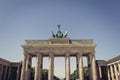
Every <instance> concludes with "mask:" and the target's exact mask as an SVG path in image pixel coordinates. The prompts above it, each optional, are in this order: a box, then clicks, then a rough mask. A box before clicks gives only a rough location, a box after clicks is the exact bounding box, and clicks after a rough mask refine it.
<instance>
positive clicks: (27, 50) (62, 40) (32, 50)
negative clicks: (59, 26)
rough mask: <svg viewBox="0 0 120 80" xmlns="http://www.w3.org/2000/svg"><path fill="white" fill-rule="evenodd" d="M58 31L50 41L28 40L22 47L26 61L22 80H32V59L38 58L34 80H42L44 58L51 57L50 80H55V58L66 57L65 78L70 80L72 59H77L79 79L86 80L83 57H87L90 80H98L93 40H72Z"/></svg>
mask: <svg viewBox="0 0 120 80" xmlns="http://www.w3.org/2000/svg"><path fill="white" fill-rule="evenodd" d="M61 34H62V33H61V31H60V30H58V32H57V34H56V35H54V33H53V38H49V39H48V40H26V44H24V45H22V47H23V49H24V60H23V64H22V71H21V80H30V70H31V62H32V57H36V66H35V76H34V80H42V66H43V57H46V56H47V57H49V65H48V80H54V79H53V76H54V58H55V57H65V78H66V80H70V57H71V56H74V57H76V66H77V73H78V79H79V80H84V76H83V56H84V57H87V61H88V71H89V80H97V75H96V63H95V61H96V60H95V47H96V45H95V44H94V43H93V40H71V39H69V38H66V36H67V34H66V35H63V34H62V35H61Z"/></svg>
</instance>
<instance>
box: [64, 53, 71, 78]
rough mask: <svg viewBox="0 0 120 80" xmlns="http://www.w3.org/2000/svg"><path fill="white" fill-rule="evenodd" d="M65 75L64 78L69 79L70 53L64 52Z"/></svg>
mask: <svg viewBox="0 0 120 80" xmlns="http://www.w3.org/2000/svg"><path fill="white" fill-rule="evenodd" d="M65 75H66V80H70V53H66V54H65Z"/></svg>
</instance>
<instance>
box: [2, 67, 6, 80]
mask: <svg viewBox="0 0 120 80" xmlns="http://www.w3.org/2000/svg"><path fill="white" fill-rule="evenodd" d="M6 75H7V66H5V71H4V78H3V80H6V78H7V76H6Z"/></svg>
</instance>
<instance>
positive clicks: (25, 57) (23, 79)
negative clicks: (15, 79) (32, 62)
mask: <svg viewBox="0 0 120 80" xmlns="http://www.w3.org/2000/svg"><path fill="white" fill-rule="evenodd" d="M26 60H27V56H26V55H25V53H24V60H23V62H22V71H21V78H20V80H25V76H26V75H25V74H26Z"/></svg>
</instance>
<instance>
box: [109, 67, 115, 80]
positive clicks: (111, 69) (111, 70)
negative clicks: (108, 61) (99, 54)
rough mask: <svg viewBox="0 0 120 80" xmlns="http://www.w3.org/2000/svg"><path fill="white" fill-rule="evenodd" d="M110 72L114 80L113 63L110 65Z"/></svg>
mask: <svg viewBox="0 0 120 80" xmlns="http://www.w3.org/2000/svg"><path fill="white" fill-rule="evenodd" d="M110 72H111V77H112V80H114V74H113V68H112V65H111V66H110Z"/></svg>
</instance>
